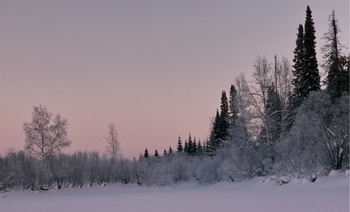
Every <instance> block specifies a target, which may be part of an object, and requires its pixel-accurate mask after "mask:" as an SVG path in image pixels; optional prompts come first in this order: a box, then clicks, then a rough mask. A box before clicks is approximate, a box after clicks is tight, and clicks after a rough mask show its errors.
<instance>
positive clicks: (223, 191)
mask: <svg viewBox="0 0 350 212" xmlns="http://www.w3.org/2000/svg"><path fill="white" fill-rule="evenodd" d="M0 197H1V198H0V211H2V212H11V211H26V212H29V211H35V212H40V211H45V212H56V211H57V212H58V211H65V212H66V211H75V212H80V211H83V212H87V211H99V212H105V211H120V212H129V211H130V212H133V211H135V212H136V211H137V212H140V211H151V212H157V211H162V212H164V211H166V212H175V211H176V212H180V211H181V212H186V211H191V212H194V211H200V212H206V211H208V212H209V211H210V212H220V211H230V212H231V211H232V212H235V211H237V212H250V211H254V212H256V211H268V212H277V211H278V212H282V211H283V212H289V211H290V212H295V211H298V212H299V211H307V212H312V211H315V212H322V211H325V212H333V211H337V212H348V211H349V177H346V176H345V175H344V174H338V175H336V176H330V177H322V178H319V179H318V180H317V181H316V182H315V183H311V182H308V181H306V180H296V181H293V182H290V183H289V184H285V185H282V186H279V185H276V183H275V182H274V181H273V180H264V179H261V178H260V179H254V180H250V181H245V182H240V183H227V182H226V183H218V184H215V185H198V184H196V183H185V184H180V185H177V186H172V187H160V188H159V187H142V188H140V187H137V186H134V185H130V186H123V185H113V186H107V187H98V186H96V187H92V188H83V189H64V190H56V191H47V192H29V191H15V192H8V193H3V194H0Z"/></svg>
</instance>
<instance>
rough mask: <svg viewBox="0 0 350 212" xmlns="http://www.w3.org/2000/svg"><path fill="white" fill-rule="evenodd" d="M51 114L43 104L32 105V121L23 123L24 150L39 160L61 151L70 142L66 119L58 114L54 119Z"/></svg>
mask: <svg viewBox="0 0 350 212" xmlns="http://www.w3.org/2000/svg"><path fill="white" fill-rule="evenodd" d="M52 116H53V115H52V113H50V112H49V111H47V108H46V107H45V106H42V105H39V106H34V110H33V113H32V121H31V122H24V124H23V130H24V133H25V150H26V151H28V152H29V153H31V154H32V155H34V156H36V157H38V158H39V159H41V160H44V159H46V158H48V157H50V156H52V155H54V154H56V153H59V152H61V149H63V148H65V147H68V146H69V145H70V143H71V142H70V141H69V139H68V135H67V126H68V122H67V119H64V118H62V117H61V115H60V114H57V115H56V116H55V117H54V119H52Z"/></svg>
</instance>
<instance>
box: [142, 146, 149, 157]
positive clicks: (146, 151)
mask: <svg viewBox="0 0 350 212" xmlns="http://www.w3.org/2000/svg"><path fill="white" fill-rule="evenodd" d="M143 157H145V158H148V157H149V154H148V150H147V148H146V149H145V153H144V154H143Z"/></svg>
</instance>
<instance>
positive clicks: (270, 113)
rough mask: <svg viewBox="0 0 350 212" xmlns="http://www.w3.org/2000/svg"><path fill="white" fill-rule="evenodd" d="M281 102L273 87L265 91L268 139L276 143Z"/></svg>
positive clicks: (279, 123) (280, 116) (278, 133)
mask: <svg viewBox="0 0 350 212" xmlns="http://www.w3.org/2000/svg"><path fill="white" fill-rule="evenodd" d="M281 110H282V106H281V100H280V96H279V95H278V93H277V91H276V87H275V86H274V85H271V86H269V88H268V91H267V104H266V116H267V120H268V123H269V128H270V129H269V131H270V135H269V136H270V139H269V140H271V141H272V142H274V141H276V140H277V139H278V138H279V136H280V134H281V122H282V115H281Z"/></svg>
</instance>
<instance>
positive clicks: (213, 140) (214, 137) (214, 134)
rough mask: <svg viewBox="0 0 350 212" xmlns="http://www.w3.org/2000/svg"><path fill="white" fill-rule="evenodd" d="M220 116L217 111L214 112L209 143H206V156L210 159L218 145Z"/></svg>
mask: <svg viewBox="0 0 350 212" xmlns="http://www.w3.org/2000/svg"><path fill="white" fill-rule="evenodd" d="M219 123H220V114H219V110H216V115H215V119H214V121H213V125H212V129H211V132H210V137H209V141H208V142H207V148H206V149H207V155H208V156H210V157H212V156H214V155H215V152H216V148H217V147H218V144H219V143H220V128H219V127H220V126H219Z"/></svg>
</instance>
